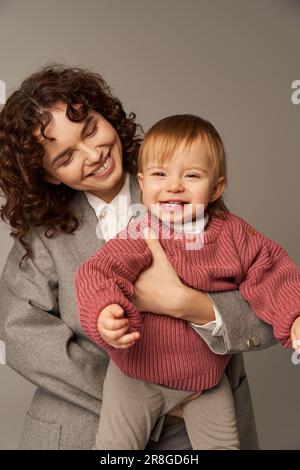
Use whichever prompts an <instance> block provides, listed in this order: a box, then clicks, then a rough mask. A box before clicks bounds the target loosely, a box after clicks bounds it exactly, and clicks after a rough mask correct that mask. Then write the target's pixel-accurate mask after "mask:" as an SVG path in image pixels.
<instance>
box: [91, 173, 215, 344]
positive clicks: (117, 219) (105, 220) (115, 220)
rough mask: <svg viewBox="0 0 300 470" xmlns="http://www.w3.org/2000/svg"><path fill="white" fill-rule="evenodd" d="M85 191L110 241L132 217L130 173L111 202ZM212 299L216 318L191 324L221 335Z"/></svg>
mask: <svg viewBox="0 0 300 470" xmlns="http://www.w3.org/2000/svg"><path fill="white" fill-rule="evenodd" d="M84 193H85V195H86V197H87V200H88V202H89V204H90V205H91V206H92V208H93V209H94V211H95V214H96V216H97V218H98V220H99V228H100V231H101V234H102V236H103V239H104V240H105V242H108V241H109V240H110V239H111V238H113V237H114V236H115V235H116V234H117V233H119V232H120V231H121V230H122V229H123V228H125V227H126V225H127V224H128V222H129V221H130V219H131V218H132V217H131V213H130V205H131V195H130V175H129V173H127V175H126V178H125V182H124V185H123V187H122V189H121V191H120V192H119V193H118V194H117V195H116V196H115V197H114V199H113V200H112V201H111V202H110V203H109V204H108V203H107V202H105V201H103V199H101V198H100V197H98V196H94V194H91V193H89V192H88V191H84ZM210 300H211V302H212V304H213V309H214V313H215V317H216V319H215V320H213V321H211V322H209V323H206V324H205V325H196V324H195V323H192V322H191V324H192V325H193V326H194V327H195V328H200V329H201V328H202V329H204V330H207V331H210V332H211V334H212V336H221V335H222V329H223V321H222V317H221V315H220V313H219V310H218V308H217V307H216V305H215V304H214V303H213V301H212V299H211V297H210Z"/></svg>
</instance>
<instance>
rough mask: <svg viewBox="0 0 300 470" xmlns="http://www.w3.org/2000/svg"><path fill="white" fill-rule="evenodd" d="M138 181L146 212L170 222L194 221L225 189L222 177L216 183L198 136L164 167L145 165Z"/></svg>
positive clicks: (163, 165) (154, 161) (203, 144)
mask: <svg viewBox="0 0 300 470" xmlns="http://www.w3.org/2000/svg"><path fill="white" fill-rule="evenodd" d="M138 180H139V183H140V186H141V189H142V192H143V203H144V204H145V206H146V207H147V209H148V210H149V211H151V212H152V213H154V214H155V215H156V216H158V217H159V218H160V219H161V220H163V221H164V220H165V221H167V222H169V223H181V222H183V221H187V220H195V218H196V216H199V215H200V214H203V212H204V210H205V209H206V207H207V206H208V204H209V202H212V201H213V200H215V199H217V198H218V197H219V196H220V195H221V194H222V192H223V190H224V181H223V180H224V178H220V179H219V180H218V181H217V182H216V180H215V175H214V171H213V168H212V166H211V165H210V159H209V153H208V147H207V145H206V143H205V142H203V141H202V140H201V138H200V137H199V138H198V139H196V140H195V141H194V142H193V143H192V144H191V146H190V147H188V148H187V147H186V146H182V147H180V148H179V149H178V150H177V151H176V153H175V154H174V155H173V156H172V158H171V159H170V160H168V161H165V162H164V163H163V164H159V163H158V161H156V160H152V161H149V162H147V164H145V165H144V168H143V172H142V173H138Z"/></svg>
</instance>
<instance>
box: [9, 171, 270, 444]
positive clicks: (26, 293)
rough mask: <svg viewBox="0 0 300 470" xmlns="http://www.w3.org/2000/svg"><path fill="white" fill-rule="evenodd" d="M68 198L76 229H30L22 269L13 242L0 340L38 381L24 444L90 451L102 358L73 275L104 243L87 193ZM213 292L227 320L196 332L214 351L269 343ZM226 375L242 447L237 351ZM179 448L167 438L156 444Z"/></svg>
mask: <svg viewBox="0 0 300 470" xmlns="http://www.w3.org/2000/svg"><path fill="white" fill-rule="evenodd" d="M130 186H131V195H132V203H136V202H139V189H138V185H137V183H136V179H135V177H131V180H130ZM72 204H73V207H74V209H75V210H76V211H77V213H78V216H79V217H80V219H81V224H80V227H79V228H78V230H77V231H76V232H75V233H74V234H71V235H68V234H64V233H60V234H59V235H58V236H57V237H56V238H53V239H48V238H46V237H45V235H44V233H43V230H42V229H40V228H36V227H32V228H31V230H30V233H29V235H28V241H29V243H30V245H31V247H32V249H33V253H34V258H33V259H29V260H27V261H25V262H23V269H22V270H20V269H19V261H20V259H21V257H22V256H23V254H24V249H23V247H22V245H21V244H20V243H19V242H18V241H16V242H15V243H14V246H13V248H12V250H11V252H10V253H9V256H8V260H7V262H6V265H5V268H4V271H3V274H2V278H1V281H0V305H1V315H0V338H1V339H3V340H4V341H5V343H6V349H7V363H8V365H10V366H11V367H12V368H13V369H15V370H16V371H17V372H19V373H20V374H21V375H23V376H24V377H26V378H27V379H28V380H30V381H31V382H32V383H33V384H35V385H36V386H37V390H36V392H35V395H34V397H33V400H32V403H31V405H30V408H29V410H28V412H27V415H26V419H25V425H24V429H23V433H22V438H21V444H20V448H22V449H91V448H92V446H93V443H94V438H95V434H96V430H97V426H98V418H99V412H100V409H101V396H102V384H103V380H104V377H105V372H106V368H107V365H108V357H107V355H106V353H105V352H104V351H103V350H101V349H99V348H98V347H97V346H96V345H95V344H93V343H92V342H91V341H90V340H89V339H88V338H87V337H86V336H85V334H84V333H83V330H82V328H81V326H80V322H79V319H78V314H77V308H76V304H75V292H74V274H75V271H76V270H77V268H78V267H79V265H80V264H81V263H82V262H83V261H85V260H86V259H87V258H89V257H90V256H91V255H92V254H94V253H95V252H96V251H97V250H98V249H99V248H100V247H101V246H102V245H103V244H104V241H103V240H100V239H99V238H98V237H97V236H96V226H97V218H96V215H95V213H94V211H93V209H92V208H91V206H90V205H89V203H88V202H87V199H86V197H85V195H84V194H83V193H81V192H78V194H77V195H76V197H75V199H74V201H73V202H72ZM212 297H213V300H214V302H215V303H216V305H217V306H218V307H219V309H220V312H221V313H222V316H223V318H224V324H225V332H224V336H223V337H219V338H213V337H212V336H211V335H209V334H207V333H205V332H203V331H202V332H201V335H202V336H203V338H204V340H205V341H206V342H207V343H208V344H210V346H211V348H212V349H213V350H215V351H216V352H219V353H225V352H240V351H244V350H248V349H252V348H255V349H259V348H264V347H268V346H269V345H271V344H273V342H274V338H273V335H272V330H271V329H270V327H269V326H268V325H265V324H263V323H262V322H260V321H259V320H257V319H256V317H255V316H254V315H253V314H252V313H251V310H250V309H249V307H248V304H247V303H246V302H245V301H244V300H243V299H242V298H241V295H240V294H239V292H226V293H222V294H221V293H220V294H219V293H218V294H212ZM199 333H200V332H199ZM227 373H228V377H229V379H230V383H231V386H232V389H233V394H234V398H235V402H236V410H237V419H238V428H239V432H240V440H241V445H242V448H244V449H249V448H250V449H253V448H257V437H256V430H255V422H254V416H253V410H252V405H251V399H250V394H249V389H248V383H247V378H246V375H245V371H244V366H243V360H242V356H241V354H235V355H234V356H233V358H232V360H231V362H230V365H229V367H228V370H227ZM181 426H183V424H182V423H181ZM161 440H162V441H163V439H161ZM171 446H174V447H171ZM180 446H182V447H180ZM184 446H186V444H183V443H182V442H181V443H176V441H174V440H173V441H172V440H169V441H165V444H162V447H161V448H166V449H168V448H169V449H172V448H174V449H179V448H184Z"/></svg>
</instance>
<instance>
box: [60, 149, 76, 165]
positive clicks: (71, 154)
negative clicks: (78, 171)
mask: <svg viewBox="0 0 300 470" xmlns="http://www.w3.org/2000/svg"><path fill="white" fill-rule="evenodd" d="M73 155H74V152H72V153H70V154H69V155H67V156H66V158H65V160H63V161H61V165H60V166H67V165H68V164H69V163H70V161H71V160H72V157H73Z"/></svg>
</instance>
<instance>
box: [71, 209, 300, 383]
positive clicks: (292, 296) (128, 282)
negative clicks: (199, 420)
mask: <svg viewBox="0 0 300 470" xmlns="http://www.w3.org/2000/svg"><path fill="white" fill-rule="evenodd" d="M155 220H156V226H155V227H153V225H152V228H154V230H156V231H157V233H159V238H160V241H161V245H162V246H163V248H164V250H165V252H166V255H167V257H168V259H169V261H170V262H171V264H172V266H173V267H174V269H175V270H176V272H177V273H178V274H179V276H180V278H181V280H182V282H183V283H184V284H186V285H187V286H190V287H193V288H195V289H198V290H201V291H204V292H210V291H211V292H214V291H226V290H233V289H240V292H241V294H242V295H243V297H244V298H245V299H246V300H247V301H248V302H249V303H250V305H251V308H252V309H253V311H254V313H255V314H256V315H257V317H259V318H260V319H262V320H263V321H265V322H267V323H270V324H272V325H273V329H274V335H275V337H276V338H277V339H278V340H279V341H281V342H282V344H283V345H284V346H285V347H291V343H290V330H291V326H292V323H293V321H294V320H295V319H296V317H297V316H299V315H300V273H299V271H298V269H297V268H296V266H295V265H294V264H293V262H292V261H291V260H290V258H289V257H288V255H287V253H286V252H285V250H284V249H283V248H282V247H281V246H279V245H278V244H277V243H275V242H274V241H272V240H270V239H268V238H267V237H265V236H264V235H262V234H260V233H259V232H257V231H256V230H254V229H253V228H252V227H251V226H250V225H249V224H248V223H247V222H245V221H244V220H242V219H240V218H239V217H237V216H235V215H233V214H228V216H227V218H226V219H225V220H222V219H220V218H216V217H213V218H212V219H211V220H210V222H209V224H208V226H207V229H206V230H205V232H204V234H201V235H200V238H199V239H201V241H202V242H203V247H202V248H201V249H199V248H198V249H197V248H195V249H187V246H188V245H187V244H186V242H187V239H188V236H181V239H175V238H176V236H178V234H174V232H171V239H165V238H164V235H163V230H164V226H163V225H162V224H161V222H160V221H158V219H155ZM149 222H150V216H149V214H148V215H146V216H145V217H143V218H142V219H140V220H139V221H134V222H133V223H131V224H130V225H129V226H128V227H126V228H125V229H124V230H123V231H122V232H120V234H118V235H117V236H116V237H115V238H114V239H112V240H110V241H109V242H108V243H106V244H105V245H104V247H103V248H101V249H100V250H99V251H98V252H97V253H96V254H95V255H94V256H93V257H92V258H91V259H89V260H88V261H86V262H85V263H84V264H83V265H82V266H81V267H80V268H79V270H78V272H77V274H76V290H77V302H78V307H79V313H80V321H81V324H82V327H83V329H84V330H85V332H86V333H87V335H88V336H89V337H90V338H92V339H93V340H94V341H95V342H96V343H97V344H98V345H99V346H100V347H102V348H104V349H105V350H106V351H107V352H108V354H109V356H110V358H111V359H112V360H113V361H114V362H115V363H116V364H117V366H118V367H119V368H120V369H121V370H122V371H123V372H124V373H125V374H127V375H130V376H133V377H136V378H139V379H142V380H145V381H149V382H154V383H158V384H161V385H164V386H168V387H171V388H175V389H182V390H191V391H198V390H203V389H207V388H211V387H214V386H215V385H217V384H218V383H219V382H220V380H221V377H222V375H223V373H224V370H225V367H226V365H227V363H228V361H229V359H230V356H229V355H216V354H214V353H213V352H212V351H211V350H210V349H209V348H208V346H207V345H206V344H205V342H204V341H203V340H202V339H201V338H200V337H199V335H198V334H197V333H196V332H195V331H194V330H193V329H192V328H191V327H190V326H189V324H188V323H187V322H185V321H183V320H179V319H175V318H173V317H170V316H167V315H157V314H154V313H151V312H140V311H139V310H137V309H136V308H135V306H134V304H133V303H132V298H133V296H134V287H133V285H134V282H135V281H136V279H137V277H138V275H139V273H140V272H141V271H142V270H143V269H145V268H147V267H149V266H150V264H151V251H150V249H149V248H148V245H147V243H146V242H145V240H144V239H143V236H142V230H143V228H144V227H145V226H147V225H149ZM152 222H153V219H152ZM136 230H139V234H138V236H136ZM126 235H127V236H129V237H128V238H127V239H124V238H125V237H126ZM130 236H133V237H134V238H135V239H132V238H130ZM198 241H199V240H198ZM158 276H159V273H158ZM154 295H155V293H154ZM113 303H116V304H119V305H121V307H122V308H123V309H124V310H125V312H126V315H127V317H128V318H129V320H130V331H134V330H138V331H140V333H141V338H140V340H139V341H137V342H136V343H135V344H134V345H133V346H131V347H130V348H128V349H122V350H120V349H115V348H113V347H111V346H109V345H108V344H107V343H106V342H105V341H104V340H103V339H102V338H101V336H100V335H99V332H98V328H97V321H98V317H99V314H100V312H101V310H102V309H103V308H104V307H106V306H107V305H110V304H113Z"/></svg>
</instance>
